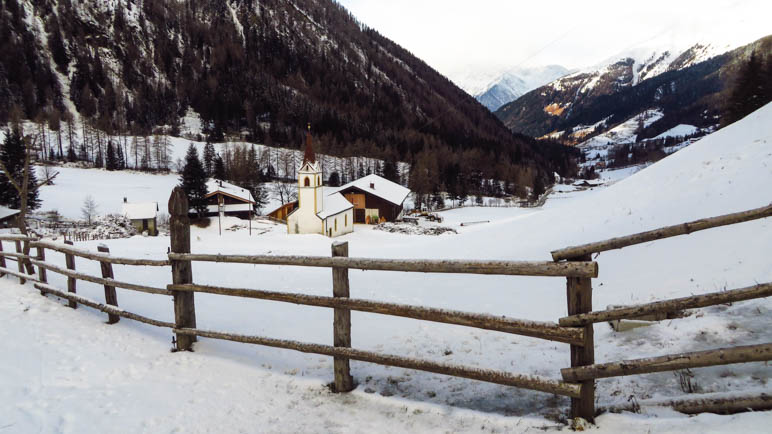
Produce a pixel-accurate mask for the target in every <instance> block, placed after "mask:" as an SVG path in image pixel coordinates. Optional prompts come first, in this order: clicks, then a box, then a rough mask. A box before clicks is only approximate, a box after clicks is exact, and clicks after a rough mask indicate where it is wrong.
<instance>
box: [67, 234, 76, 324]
mask: <svg viewBox="0 0 772 434" xmlns="http://www.w3.org/2000/svg"><path fill="white" fill-rule="evenodd" d="M64 244H67V245H68V246H71V245H72V240H67V241H65V242H64ZM64 262H65V263H66V264H67V269H68V270H72V271H75V255H73V254H72V253H65V254H64ZM75 282H77V280H76V279H75V278H74V277H69V276H68V277H67V292H71V293H73V294H75V292H76V291H75ZM68 305H69V306H70V307H71V308H73V309H77V308H78V303H77V302H75V300H70V301H69V304H68Z"/></svg>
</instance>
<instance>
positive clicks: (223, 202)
mask: <svg viewBox="0 0 772 434" xmlns="http://www.w3.org/2000/svg"><path fill="white" fill-rule="evenodd" d="M206 191H207V193H206V201H207V202H206V203H207V216H209V217H213V216H216V215H217V214H219V212H220V209H221V208H222V212H223V215H228V216H233V217H238V218H242V219H249V218H251V216H252V212H253V211H254V207H255V200H254V198H253V197H252V193H251V192H250V191H249V190H247V189H246V188H242V187H239V186H238V185H233V184H230V183H227V182H225V181H219V180H215V179H210V180H209V181H208V182H207V183H206Z"/></svg>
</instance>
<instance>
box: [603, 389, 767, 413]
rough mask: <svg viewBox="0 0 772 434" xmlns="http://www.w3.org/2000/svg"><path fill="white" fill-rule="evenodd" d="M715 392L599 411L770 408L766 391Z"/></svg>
mask: <svg viewBox="0 0 772 434" xmlns="http://www.w3.org/2000/svg"><path fill="white" fill-rule="evenodd" d="M713 395H715V394H704V395H701V396H690V397H688V398H675V399H664V400H663V399H658V400H645V401H637V402H635V403H630V404H623V405H614V406H609V407H600V408H598V411H600V412H603V413H605V412H611V413H620V412H623V411H630V412H637V411H639V410H640V408H641V407H644V406H660V407H671V408H672V409H673V410H675V411H677V412H679V413H685V414H697V413H717V414H734V413H739V412H743V411H748V410H753V411H763V410H772V395H769V394H767V393H761V394H754V395H748V394H746V395H735V394H732V395H731V396H713Z"/></svg>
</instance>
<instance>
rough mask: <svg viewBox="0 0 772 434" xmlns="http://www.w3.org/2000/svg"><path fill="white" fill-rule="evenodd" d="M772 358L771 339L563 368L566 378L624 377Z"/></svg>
mask: <svg viewBox="0 0 772 434" xmlns="http://www.w3.org/2000/svg"><path fill="white" fill-rule="evenodd" d="M768 360H772V343H769V344H761V345H745V346H739V347H731V348H719V349H716V350H708V351H696V352H692V353H681V354H672V355H668V356H660V357H649V358H645V359H634V360H624V361H621V362H612V363H602V364H597V365H588V366H582V367H578V368H564V369H561V370H560V373H561V375H562V376H563V380H565V381H582V380H589V379H596V378H608V377H623V376H627V375H637V374H649V373H653V372H662V371H676V370H679V369H685V368H701V367H705V366H718V365H731V364H734V363H749V362H765V361H768Z"/></svg>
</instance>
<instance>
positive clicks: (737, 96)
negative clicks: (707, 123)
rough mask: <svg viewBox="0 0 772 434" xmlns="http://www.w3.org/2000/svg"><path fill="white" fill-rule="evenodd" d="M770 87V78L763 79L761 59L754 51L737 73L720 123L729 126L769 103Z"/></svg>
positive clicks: (771, 83)
mask: <svg viewBox="0 0 772 434" xmlns="http://www.w3.org/2000/svg"><path fill="white" fill-rule="evenodd" d="M770 85H772V78H770V77H769V76H766V77H765V73H764V65H763V63H762V59H760V58H759V57H758V56H757V55H756V52H755V51H754V52H753V53H751V57H750V58H749V59H748V62H747V63H745V64H743V66H742V67H741V68H740V71H739V72H738V73H737V78H736V79H735V83H734V86H733V88H732V91H731V94H730V95H729V99H728V100H727V105H726V107H725V109H724V116H723V118H722V119H721V123H722V124H723V125H729V124H731V123H733V122H736V121H738V120H740V119H742V118H743V117H745V116H747V115H748V114H750V113H752V112H753V111H755V110H757V109H759V108H761V107H762V106H764V104H766V103H767V102H769V100H768V99H767V96H768V95H769V89H768V88H769V86H770Z"/></svg>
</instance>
